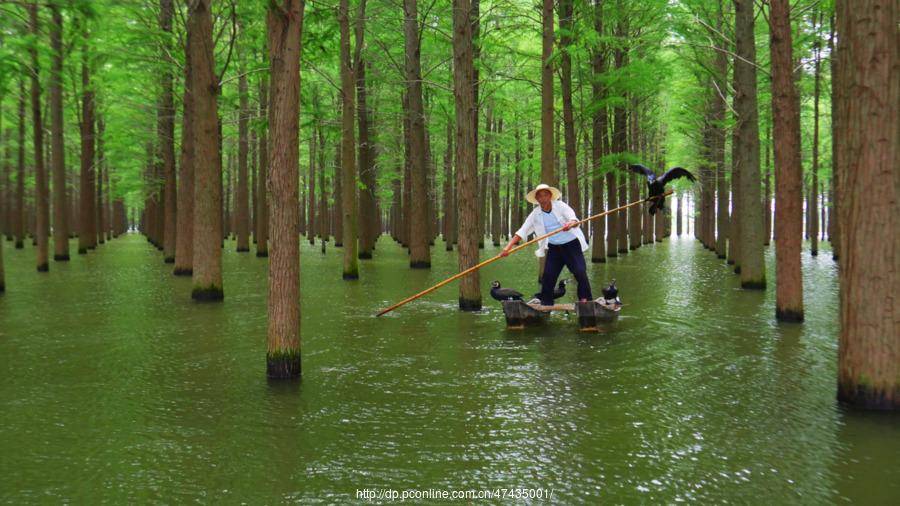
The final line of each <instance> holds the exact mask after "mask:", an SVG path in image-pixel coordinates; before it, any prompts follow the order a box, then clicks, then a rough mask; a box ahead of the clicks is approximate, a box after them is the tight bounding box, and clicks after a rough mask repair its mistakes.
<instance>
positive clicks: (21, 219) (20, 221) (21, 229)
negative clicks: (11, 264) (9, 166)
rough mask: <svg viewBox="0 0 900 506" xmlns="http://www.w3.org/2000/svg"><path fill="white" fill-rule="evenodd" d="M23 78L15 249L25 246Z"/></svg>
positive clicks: (23, 85) (22, 80)
mask: <svg viewBox="0 0 900 506" xmlns="http://www.w3.org/2000/svg"><path fill="white" fill-rule="evenodd" d="M25 99H26V98H25V79H24V78H23V79H20V80H19V108H18V109H19V110H18V113H19V132H18V133H19V135H18V143H17V146H18V156H17V158H16V203H15V208H14V213H13V214H14V216H13V232H14V233H15V236H16V243H15V248H16V249H22V248H24V247H25V119H26V118H25Z"/></svg>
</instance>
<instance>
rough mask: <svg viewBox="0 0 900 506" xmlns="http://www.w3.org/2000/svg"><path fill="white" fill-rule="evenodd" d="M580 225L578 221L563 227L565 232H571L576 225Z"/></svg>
mask: <svg viewBox="0 0 900 506" xmlns="http://www.w3.org/2000/svg"><path fill="white" fill-rule="evenodd" d="M577 224H578V220H572V221H570V222H568V223H566V224H565V225H563V230H571V229H572V228H573V227H575V225H577Z"/></svg>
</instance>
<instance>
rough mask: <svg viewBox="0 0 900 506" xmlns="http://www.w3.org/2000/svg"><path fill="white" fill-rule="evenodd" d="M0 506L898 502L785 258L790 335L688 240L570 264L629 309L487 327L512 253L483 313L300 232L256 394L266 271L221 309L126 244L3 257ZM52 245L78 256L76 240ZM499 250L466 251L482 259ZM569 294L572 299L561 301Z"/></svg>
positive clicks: (770, 296) (524, 257)
mask: <svg viewBox="0 0 900 506" xmlns="http://www.w3.org/2000/svg"><path fill="white" fill-rule="evenodd" d="M4 246H5V251H4V256H5V259H6V262H7V265H6V267H7V290H8V291H7V294H6V295H4V296H2V297H0V373H2V378H3V379H2V382H0V501H2V502H4V503H15V504H20V503H31V502H48V503H59V502H82V503H83V502H88V503H126V502H165V503H171V502H187V501H202V502H213V501H215V502H226V503H237V502H242V501H243V502H248V503H257V504H258V503H266V504H273V503H281V502H294V501H301V500H302V501H304V502H309V501H319V502H347V501H356V500H357V499H356V497H357V496H356V490H357V489H363V488H390V489H394V490H398V491H399V490H404V489H428V488H434V489H446V490H459V489H475V490H479V489H493V488H497V487H503V488H510V487H527V488H537V487H541V488H546V489H552V490H553V502H565V503H591V504H595V503H597V502H598V500H599V501H602V502H604V503H606V502H615V503H637V502H667V503H671V502H678V501H691V500H697V501H703V502H726V501H727V502H740V503H750V502H752V503H766V502H774V503H779V504H782V503H808V504H812V503H815V504H820V503H843V502H846V501H851V502H858V503H873V504H878V503H880V504H891V503H893V504H897V503H898V501H900V459H898V458H897V456H898V455H900V419H898V418H897V417H896V416H895V415H885V414H862V413H856V412H852V411H849V412H848V411H845V410H844V409H842V408H841V407H840V406H839V405H838V404H837V403H836V401H835V381H836V365H837V364H836V363H837V324H838V321H837V304H838V295H837V272H836V269H835V266H834V263H833V262H832V261H831V258H830V254H829V253H828V252H827V251H825V252H823V254H822V255H820V256H819V257H818V258H812V257H809V256H808V255H806V254H804V259H803V261H804V272H805V279H804V283H805V302H806V316H807V321H806V323H804V324H802V325H796V324H783V325H782V324H777V323H776V322H775V321H774V298H775V296H774V290H773V288H774V265H773V259H772V251H771V250H768V251H767V254H768V255H769V258H768V261H769V271H768V272H769V273H770V275H769V276H770V277H769V280H770V285H771V286H772V288H770V289H769V290H767V291H766V292H763V293H761V292H749V291H743V290H740V288H739V284H738V280H737V276H735V275H733V274H732V273H731V272H730V268H729V267H727V266H726V265H725V264H724V263H723V262H722V261H720V260H717V259H716V258H715V256H714V255H713V254H712V253H710V252H707V251H704V250H703V249H702V247H700V246H699V245H698V244H697V243H696V242H695V241H693V240H692V239H689V238H687V237H684V238H682V239H675V240H672V241H667V242H665V243H662V244H656V245H648V246H644V247H642V248H640V249H639V250H637V251H635V252H631V253H629V254H628V255H626V256H624V257H622V258H620V259H617V260H611V261H610V262H609V263H607V264H597V265H593V266H591V267H590V269H591V271H592V272H591V279H592V280H593V283H594V286H593V288H594V292H595V296H596V295H599V291H600V286H601V283H602V282H604V281H606V280H608V279H610V278H612V277H615V278H616V279H617V280H618V285H619V287H620V295H621V297H622V299H623V302H625V304H626V305H625V307H624V309H623V311H622V316H621V318H620V319H619V321H618V322H615V323H613V324H610V325H607V326H606V327H604V329H603V331H602V332H600V333H596V334H583V333H579V332H577V330H576V323H575V321H574V317H569V319H567V318H566V317H565V316H564V315H554V316H553V317H552V323H551V324H550V325H548V326H546V327H544V328H540V329H529V330H525V331H507V330H506V329H505V324H504V319H503V313H502V311H501V309H500V307H499V304H498V303H495V302H494V301H493V300H490V298H489V297H488V290H487V287H488V283H489V282H490V281H491V280H492V279H500V280H501V281H502V282H503V283H504V286H510V287H513V288H517V289H520V290H521V291H523V292H525V293H528V294H530V293H532V292H533V291H536V290H537V284H536V281H535V278H536V260H535V257H534V256H533V255H532V253H531V252H530V251H529V252H522V253H518V254H516V255H513V256H512V257H510V258H508V259H506V260H504V261H502V262H498V263H496V264H494V265H492V266H489V267H488V268H486V269H485V270H484V271H483V275H482V278H481V279H482V283H483V285H484V287H485V290H484V292H483V293H484V295H485V298H486V300H485V309H484V311H482V312H479V313H474V314H472V313H461V312H459V311H457V310H456V298H457V294H458V292H457V288H456V286H451V287H447V288H443V289H441V290H439V291H437V292H435V293H433V294H431V295H429V296H427V297H426V298H424V299H422V300H419V301H416V302H413V303H411V304H408V305H407V306H404V307H402V308H400V309H398V310H396V311H394V312H393V313H390V314H389V315H387V316H385V317H382V318H378V319H376V318H373V316H372V315H373V314H374V313H376V312H377V311H378V310H379V309H381V308H383V307H386V306H387V305H389V304H390V303H392V302H396V301H398V300H400V299H401V298H403V297H406V296H407V295H410V294H412V293H415V292H417V291H419V290H421V289H424V288H425V287H427V286H430V285H431V284H433V283H436V282H437V281H440V280H441V279H443V278H445V277H447V276H449V275H450V274H453V273H454V272H455V271H456V258H455V256H453V254H451V253H447V252H445V251H444V250H443V247H442V244H441V243H439V244H438V247H436V248H435V249H434V250H433V265H434V267H433V268H432V269H431V270H430V271H421V270H416V271H411V270H409V269H408V268H407V267H406V266H407V257H406V255H405V253H404V252H403V251H402V250H401V249H400V248H399V247H398V246H396V245H395V244H393V243H392V242H391V241H390V240H389V239H388V238H387V237H383V238H382V239H381V241H380V242H379V244H378V249H377V251H376V260H374V261H363V262H361V267H360V276H361V280H360V281H358V282H344V281H342V280H341V279H340V271H341V268H340V253H341V250H339V249H335V248H332V247H331V245H329V248H328V252H327V254H326V255H325V256H322V255H321V254H320V253H319V251H318V247H315V248H314V247H311V246H309V245H308V243H306V242H305V241H304V242H303V251H302V262H301V263H302V281H301V283H302V289H303V296H302V297H303V298H302V307H303V309H302V311H303V320H302V333H303V337H302V340H303V351H302V353H303V379H302V381H300V382H294V383H287V384H282V383H269V382H267V381H266V378H265V331H266V311H265V297H266V295H265V294H266V290H265V287H266V262H265V261H264V260H262V259H257V258H255V256H253V254H252V253H251V254H237V253H235V252H234V243H233V242H229V243H227V244H226V253H225V255H224V269H225V294H226V295H225V302H224V303H222V304H196V303H193V302H192V301H191V300H190V295H189V293H190V280H189V279H183V278H174V277H172V276H171V274H170V269H171V266H170V265H165V264H163V263H162V258H161V255H160V254H159V253H158V252H157V251H156V250H155V249H153V248H152V247H151V246H150V245H148V244H147V243H146V242H145V241H144V240H143V239H142V238H141V237H138V236H135V235H130V236H126V237H123V238H120V239H117V240H114V241H112V242H111V243H110V244H107V245H105V246H101V247H100V248H99V249H98V250H97V251H96V252H92V253H91V254H90V255H88V256H77V257H75V258H73V260H72V261H71V262H70V263H68V264H60V263H52V264H51V266H50V268H51V271H50V273H49V274H45V275H39V274H37V273H35V272H34V266H33V257H34V251H33V250H32V249H31V247H30V246H29V247H27V248H26V249H25V250H13V249H11V248H10V247H9V246H10V244H9V243H5V244H4ZM73 251H74V250H73ZM495 252H496V250H495V249H492V248H490V247H489V248H488V251H487V254H494V253H495ZM573 291H574V290H573Z"/></svg>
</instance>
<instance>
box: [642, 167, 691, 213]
mask: <svg viewBox="0 0 900 506" xmlns="http://www.w3.org/2000/svg"><path fill="white" fill-rule="evenodd" d="M629 168H630V169H631V170H632V171H634V172H636V173H638V174H642V175H644V176H646V177H647V190H648V193H649V196H648V197H647V199H648V200H650V201H651V203H650V214H656V211H657V210H659V211H663V210H664V209H665V199H664V198H663V196H662V194H663V193H664V192H665V191H666V184H667V183H669V182H671V181H673V180H675V179H678V178H680V177H686V178H688V179H690V180H691V182H694V181H696V179H694V175H693V174H691V173H690V172H688V171H687V170H685V169H682V168H681V167H673V168H671V169H669V170H668V171H667V172H666V173H665V174H663V175H662V176H659V177H656V174H654V173H653V171H652V170H650V169H648V168H647V167H644V166H643V165H641V164H634V165H631V166H629Z"/></svg>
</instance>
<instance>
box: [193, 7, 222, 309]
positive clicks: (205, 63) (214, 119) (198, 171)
mask: <svg viewBox="0 0 900 506" xmlns="http://www.w3.org/2000/svg"><path fill="white" fill-rule="evenodd" d="M211 3H212V0H197V2H196V3H193V4H192V5H191V9H190V14H189V18H188V38H189V39H190V49H191V54H190V59H189V61H188V65H190V66H191V67H192V69H191V72H192V84H193V86H192V90H191V91H192V94H193V97H192V98H193V118H192V119H193V129H192V130H193V133H194V142H193V147H194V157H193V161H194V261H193V278H192V279H193V290H192V292H191V297H193V298H194V299H195V300H210V301H214V300H222V299H223V298H224V297H225V293H224V291H223V289H222V247H221V246H222V236H223V234H222V232H223V223H222V220H223V218H222V160H221V155H220V150H219V147H218V139H219V128H218V112H217V108H218V107H217V104H216V99H217V95H218V91H219V83H218V79H217V78H216V75H215V60H214V56H213V47H212V46H213V40H212V12H211Z"/></svg>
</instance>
